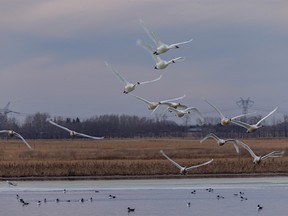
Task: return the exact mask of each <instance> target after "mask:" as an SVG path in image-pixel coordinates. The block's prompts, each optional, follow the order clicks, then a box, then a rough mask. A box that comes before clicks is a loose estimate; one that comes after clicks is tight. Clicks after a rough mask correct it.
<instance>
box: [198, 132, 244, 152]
mask: <svg viewBox="0 0 288 216" xmlns="http://www.w3.org/2000/svg"><path fill="white" fill-rule="evenodd" d="M209 138H213V139H214V140H215V141H216V142H217V144H218V145H219V146H223V145H224V144H226V143H232V144H233V146H234V148H235V150H236V152H237V154H239V147H238V145H237V144H238V142H237V140H236V139H220V138H219V137H218V136H216V135H215V134H214V133H209V134H208V135H207V136H205V137H204V138H203V139H202V140H200V143H202V142H204V141H205V140H206V139H209Z"/></svg>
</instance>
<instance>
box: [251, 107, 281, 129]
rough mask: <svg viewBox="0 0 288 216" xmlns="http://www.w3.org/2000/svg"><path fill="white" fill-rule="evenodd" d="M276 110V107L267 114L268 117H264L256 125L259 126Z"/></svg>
mask: <svg viewBox="0 0 288 216" xmlns="http://www.w3.org/2000/svg"><path fill="white" fill-rule="evenodd" d="M277 109H278V107H276V108H275V109H274V110H272V111H271V112H270V113H268V115H266V116H265V117H263V118H262V119H261V120H260V121H258V122H257V124H256V125H259V124H260V123H261V122H262V121H264V120H265V119H266V118H268V117H269V116H270V115H272V114H273V113H274V112H275V111H276V110H277Z"/></svg>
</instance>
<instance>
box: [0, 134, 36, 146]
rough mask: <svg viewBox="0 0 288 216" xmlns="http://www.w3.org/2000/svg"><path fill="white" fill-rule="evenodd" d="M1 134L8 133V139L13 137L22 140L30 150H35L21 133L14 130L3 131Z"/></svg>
mask: <svg viewBox="0 0 288 216" xmlns="http://www.w3.org/2000/svg"><path fill="white" fill-rule="evenodd" d="M0 133H7V135H8V137H11V138H12V137H18V138H20V139H21V140H22V141H23V142H24V143H25V145H26V146H27V147H28V148H29V149H31V150H33V148H32V147H31V146H30V145H29V144H28V143H27V142H26V140H25V139H24V138H23V137H22V136H21V135H20V134H19V133H17V132H15V131H13V130H1V131H0Z"/></svg>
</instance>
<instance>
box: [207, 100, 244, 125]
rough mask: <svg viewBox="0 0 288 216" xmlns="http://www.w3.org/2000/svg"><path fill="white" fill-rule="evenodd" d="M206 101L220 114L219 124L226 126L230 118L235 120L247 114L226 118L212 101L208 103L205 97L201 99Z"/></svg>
mask: <svg viewBox="0 0 288 216" xmlns="http://www.w3.org/2000/svg"><path fill="white" fill-rule="evenodd" d="M203 100H204V101H205V102H206V103H208V104H209V105H210V106H212V107H213V108H214V109H215V110H216V112H217V113H218V114H219V116H220V123H221V125H223V126H226V125H228V124H229V123H230V122H231V121H232V120H235V119H237V118H240V117H243V116H246V115H249V114H242V115H237V116H235V117H232V118H227V117H225V116H224V115H223V113H222V112H221V111H220V110H219V109H218V108H217V107H216V106H214V105H213V104H212V103H210V102H209V101H207V100H206V99H203Z"/></svg>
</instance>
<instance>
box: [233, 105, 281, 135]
mask: <svg viewBox="0 0 288 216" xmlns="http://www.w3.org/2000/svg"><path fill="white" fill-rule="evenodd" d="M277 109H278V107H276V108H275V109H274V110H272V111H271V112H270V113H269V114H268V115H266V116H265V117H263V118H262V119H260V120H259V121H258V122H257V123H256V124H253V125H250V124H247V123H245V122H241V121H237V120H232V121H231V122H232V123H233V124H236V125H238V126H241V127H244V128H246V129H247V131H246V132H247V133H253V132H255V131H256V130H257V129H259V128H261V127H263V125H262V124H261V122H262V121H264V120H265V119H266V118H268V117H269V116H270V115H272V114H273V113H274V112H275V111H276V110H277Z"/></svg>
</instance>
